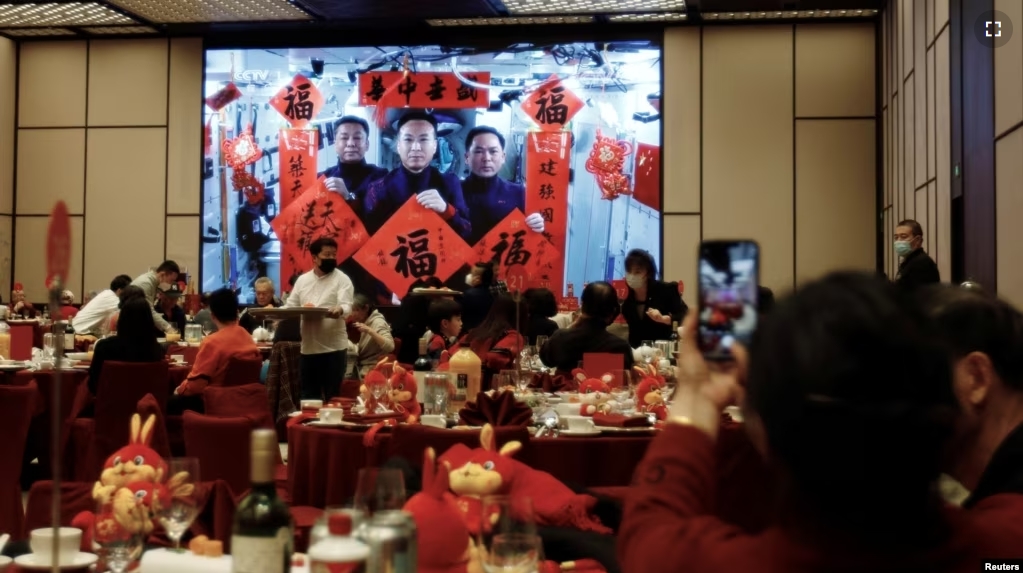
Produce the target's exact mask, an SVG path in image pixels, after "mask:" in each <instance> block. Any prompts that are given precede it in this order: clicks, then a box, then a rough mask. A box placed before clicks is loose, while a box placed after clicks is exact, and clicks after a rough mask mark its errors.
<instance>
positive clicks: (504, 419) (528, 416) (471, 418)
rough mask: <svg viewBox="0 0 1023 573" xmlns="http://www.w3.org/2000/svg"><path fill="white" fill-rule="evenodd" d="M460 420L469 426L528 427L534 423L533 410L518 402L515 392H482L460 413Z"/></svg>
mask: <svg viewBox="0 0 1023 573" xmlns="http://www.w3.org/2000/svg"><path fill="white" fill-rule="evenodd" d="M458 418H459V420H460V421H461V422H462V423H463V424H465V425H467V426H482V425H484V424H490V425H492V426H528V425H529V424H530V423H531V422H532V421H533V409H532V408H530V407H529V406H527V405H526V404H525V403H523V402H520V401H519V400H516V399H515V393H514V392H509V391H501V392H495V393H494V394H493V395H490V394H488V393H486V392H480V393H479V394H477V395H476V400H475V401H470V402H467V403H466V404H465V407H464V408H462V409H461V410H460V411H459V412H458Z"/></svg>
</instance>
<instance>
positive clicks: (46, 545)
mask: <svg viewBox="0 0 1023 573" xmlns="http://www.w3.org/2000/svg"><path fill="white" fill-rule="evenodd" d="M57 535H58V544H59V545H58V547H57V550H58V552H59V553H58V554H57V564H58V565H70V564H71V563H73V562H74V559H75V556H76V555H78V549H79V547H80V546H81V545H82V530H81V529H78V528H76V527H61V528H60V529H58V533H57ZM29 547H31V548H32V553H33V554H34V555H36V556H38V557H39V561H41V562H45V563H52V562H53V528H52V527H44V528H42V529H33V530H32V536H31V539H30V540H29Z"/></svg>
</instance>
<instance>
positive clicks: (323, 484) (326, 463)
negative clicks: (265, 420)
mask: <svg viewBox="0 0 1023 573" xmlns="http://www.w3.org/2000/svg"><path fill="white" fill-rule="evenodd" d="M449 431H451V432H459V431H463V430H449ZM476 435H478V433H476ZM362 439H363V432H362V431H359V430H356V429H345V428H317V427H315V426H308V425H304V424H292V425H290V426H289V428H288V489H289V490H290V492H291V500H292V504H293V505H305V506H312V507H327V506H332V505H343V504H345V503H347V502H348V501H349V500H350V499H351V498H352V497H353V495H354V494H355V487H356V483H357V480H358V473H359V470H360V469H361V468H364V467H374V466H380V465H383V463H384V462H386V461H387V457H388V454H389V452H390V451H391V450H393V449H394V448H392V447H390V446H392V444H389V441H390V440H391V436H390V434H389V433H387V432H386V431H383V432H380V433H379V434H378V435H377V437H376V440H375V443H374V445H373V446H372V447H366V446H364V445H363V441H362ZM652 439H653V436H652V435H650V434H639V435H634V436H609V435H602V436H596V437H586V438H575V437H560V438H556V439H550V438H540V439H532V440H530V441H529V442H528V443H527V444H524V445H523V449H522V451H520V452H518V453H517V454H516V455H515V459H517V460H519V461H521V462H523V463H525V464H527V465H529V466H530V467H532V468H535V469H538V470H542V471H545V472H548V473H550V474H551V475H553V476H554V477H556V478H557V479H559V480H560V481H562V482H563V483H565V484H566V485H570V486H575V487H580V488H589V487H606V486H626V485H628V484H629V482H630V481H631V480H632V473H633V471H634V470H635V469H636V466H637V465H638V464H639V462H640V460H642V459H643V455H644V454H645V453H646V448H647V446H648V445H649V444H650V441H651V440H652ZM442 453H443V452H440V451H438V452H437V454H438V455H440V454H442Z"/></svg>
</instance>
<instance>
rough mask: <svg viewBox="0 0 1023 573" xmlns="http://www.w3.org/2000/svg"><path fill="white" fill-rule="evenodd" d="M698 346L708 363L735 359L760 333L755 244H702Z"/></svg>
mask: <svg viewBox="0 0 1023 573" xmlns="http://www.w3.org/2000/svg"><path fill="white" fill-rule="evenodd" d="M698 272H699V283H700V294H699V297H700V318H699V324H698V328H697V334H698V336H697V344H698V345H699V347H700V352H701V353H702V354H703V356H704V357H705V358H707V359H709V360H730V359H732V357H733V356H732V345H733V344H735V343H736V342H739V343H741V344H743V345H749V343H750V340H751V339H752V337H753V333H754V332H755V331H756V329H757V314H758V310H757V299H758V292H759V291H758V284H759V277H760V247H759V246H758V245H757V244H756V243H755V242H753V241H707V242H704V243H701V244H700V262H699V271H698Z"/></svg>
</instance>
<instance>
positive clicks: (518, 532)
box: [477, 496, 542, 573]
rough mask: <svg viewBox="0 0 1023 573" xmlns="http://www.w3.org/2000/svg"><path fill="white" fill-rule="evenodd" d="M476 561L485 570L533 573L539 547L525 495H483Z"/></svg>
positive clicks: (539, 543) (529, 504) (539, 550)
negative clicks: (477, 558)
mask: <svg viewBox="0 0 1023 573" xmlns="http://www.w3.org/2000/svg"><path fill="white" fill-rule="evenodd" d="M480 505H481V508H482V515H481V516H480V517H481V519H480V531H479V539H478V541H479V543H478V544H477V546H478V548H479V556H480V563H481V564H482V565H483V569H484V570H485V571H487V573H533V572H534V571H536V570H537V567H538V566H539V564H540V562H539V560H540V553H541V551H542V547H541V542H540V537H539V536H538V535H537V534H536V519H535V518H534V516H533V502H532V500H531V499H530V498H528V497H522V496H517V497H514V498H513V497H509V496H486V497H484V498H483V499H482V500H481V504H480Z"/></svg>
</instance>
